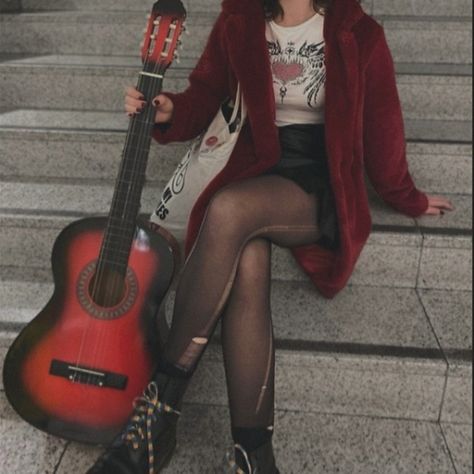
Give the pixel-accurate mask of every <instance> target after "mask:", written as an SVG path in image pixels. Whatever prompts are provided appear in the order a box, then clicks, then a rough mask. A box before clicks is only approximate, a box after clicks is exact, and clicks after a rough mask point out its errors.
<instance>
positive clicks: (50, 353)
mask: <svg viewBox="0 0 474 474" xmlns="http://www.w3.org/2000/svg"><path fill="white" fill-rule="evenodd" d="M105 225H106V218H102V217H98V218H87V219H83V220H80V221H77V222H74V223H73V224H71V225H69V226H68V227H66V228H65V229H64V230H63V231H62V233H61V234H60V235H59V236H58V238H57V240H56V242H55V245H54V248H53V254H52V263H53V274H54V285H55V290H54V294H53V296H52V298H51V299H50V301H49V302H48V304H47V305H46V307H45V308H44V309H43V310H42V311H41V313H40V314H39V315H38V316H36V318H35V319H34V320H33V321H32V322H31V323H30V324H29V325H28V326H27V327H25V329H24V330H23V331H22V332H21V333H20V335H19V336H18V338H17V339H16V340H15V342H14V344H13V345H12V346H11V348H10V350H9V352H8V355H7V358H6V360H5V369H4V380H5V389H6V394H7V396H8V399H9V401H10V403H11V404H12V406H13V407H14V408H15V409H16V411H18V412H19V413H20V414H21V415H22V416H23V417H24V418H25V419H26V420H27V421H28V422H30V423H31V424H33V425H34V426H36V427H37V428H40V429H42V430H44V431H47V432H48V433H52V434H56V435H58V436H61V437H65V438H68V439H74V440H77V441H83V442H93V443H105V442H107V440H110V438H111V437H113V435H114V434H116V433H117V431H118V430H119V429H120V428H121V426H122V425H123V424H124V422H125V421H126V420H127V418H128V416H129V414H130V412H131V410H132V408H133V407H132V401H133V399H134V397H135V396H136V395H137V394H139V393H140V392H141V391H142V390H143V388H144V386H145V385H146V384H147V383H148V381H149V379H150V377H151V372H152V369H153V365H154V361H156V360H157V357H158V355H159V352H160V348H161V344H162V341H161V340H160V339H162V338H163V336H165V335H166V334H164V332H165V329H164V325H161V327H158V325H159V323H160V322H161V323H162V324H165V321H163V320H162V321H157V319H156V318H155V316H156V314H157V313H158V310H159V306H160V304H161V302H162V301H163V297H164V295H165V293H166V291H167V290H168V288H169V285H170V283H171V280H172V277H173V272H174V270H175V253H174V252H175V250H174V249H173V247H172V244H173V242H172V237H170V236H167V235H166V233H165V232H164V229H162V228H158V227H157V226H154V225H153V224H149V225H148V226H147V225H146V224H145V223H144V224H142V225H141V226H139V227H137V232H136V235H135V237H134V240H133V244H132V250H131V252H130V257H129V263H128V268H127V275H126V280H125V281H126V284H125V288H124V292H123V296H122V297H121V299H120V301H118V303H117V304H116V305H113V306H110V307H102V306H99V305H97V304H96V303H94V301H93V299H92V298H91V295H90V291H89V288H90V284H91V278H92V276H93V275H94V269H95V265H96V261H97V255H98V254H99V251H100V247H101V243H102V239H103V235H104V229H105Z"/></svg>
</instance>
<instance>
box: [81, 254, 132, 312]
mask: <svg viewBox="0 0 474 474" xmlns="http://www.w3.org/2000/svg"><path fill="white" fill-rule="evenodd" d="M97 275H99V278H97ZM76 293H77V298H78V300H79V302H80V304H81V306H82V307H83V308H84V309H85V310H86V311H87V313H89V314H90V315H91V316H92V317H94V318H97V319H115V318H119V317H120V316H122V315H124V314H126V313H127V312H128V311H129V310H130V309H131V308H132V306H133V305H134V303H135V301H136V299H137V293H138V281H137V277H136V275H135V273H134V271H133V270H132V269H131V268H130V267H128V268H127V272H126V275H125V278H124V277H123V276H122V275H121V273H120V272H118V271H117V270H115V271H114V270H113V269H108V270H106V269H103V270H102V271H101V272H100V273H99V274H97V273H96V261H95V260H94V261H92V262H89V263H88V264H87V265H86V266H85V267H84V268H83V269H82V270H81V272H80V273H79V277H78V279H77V286H76Z"/></svg>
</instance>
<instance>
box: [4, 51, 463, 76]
mask: <svg viewBox="0 0 474 474" xmlns="http://www.w3.org/2000/svg"><path fill="white" fill-rule="evenodd" d="M196 61H197V58H182V60H181V62H180V63H177V62H176V61H175V62H173V63H172V64H171V66H170V68H169V71H174V70H176V71H181V70H185V71H186V74H189V73H190V72H191V70H192V68H193V67H194V66H195V64H196ZM140 65H141V60H140V58H139V57H138V55H137V56H130V55H122V56H115V55H114V56H111V55H99V54H97V55H81V54H7V53H0V67H1V68H5V67H7V68H11V67H24V66H35V67H50V66H54V67H70V68H72V69H74V71H76V70H77V69H81V68H84V69H86V68H103V69H106V70H110V69H113V68H120V69H122V68H136V67H140ZM394 66H395V72H396V73H397V74H403V75H439V76H445V75H446V76H449V77H450V81H452V80H453V76H454V77H463V76H468V77H469V76H472V64H455V63H454V64H439V63H410V62H408V63H404V62H394Z"/></svg>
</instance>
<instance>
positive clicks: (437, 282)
mask: <svg viewBox="0 0 474 474" xmlns="http://www.w3.org/2000/svg"><path fill="white" fill-rule="evenodd" d="M417 285H418V287H419V288H439V289H446V290H454V289H456V290H468V291H472V248H471V249H469V248H465V249H456V248H452V247H451V248H450V247H431V246H424V247H423V249H422V253H421V261H420V271H419V275H418V282H417Z"/></svg>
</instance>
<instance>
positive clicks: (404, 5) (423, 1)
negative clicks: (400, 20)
mask: <svg viewBox="0 0 474 474" xmlns="http://www.w3.org/2000/svg"><path fill="white" fill-rule="evenodd" d="M372 1H373V13H374V14H376V15H412V16H441V17H448V16H466V17H470V16H472V2H471V1H470V0H451V1H449V2H445V1H444V0H416V1H415V2H414V1H413V0H398V1H397V2H393V1H392V0H372Z"/></svg>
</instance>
